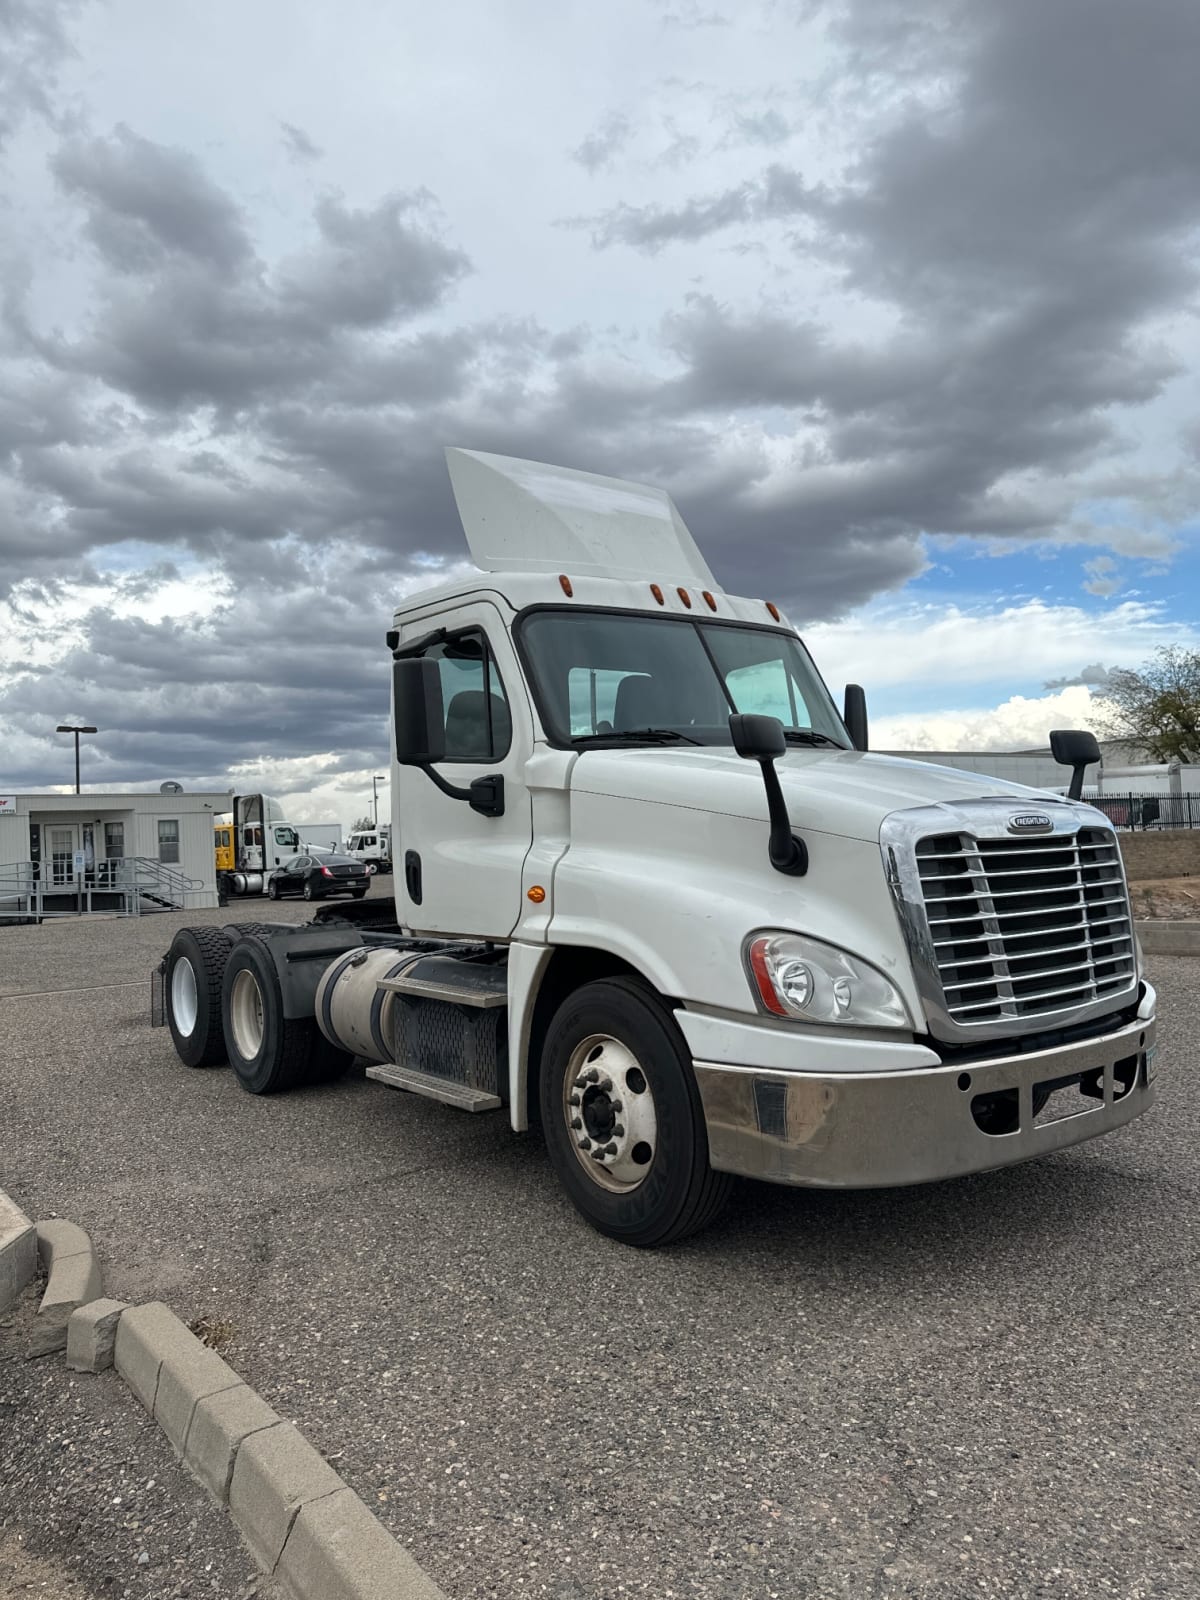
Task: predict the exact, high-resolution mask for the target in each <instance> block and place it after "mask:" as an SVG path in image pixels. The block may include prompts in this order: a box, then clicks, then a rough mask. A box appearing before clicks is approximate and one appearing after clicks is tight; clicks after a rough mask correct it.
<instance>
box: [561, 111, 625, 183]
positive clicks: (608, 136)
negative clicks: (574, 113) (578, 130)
mask: <svg viewBox="0 0 1200 1600" xmlns="http://www.w3.org/2000/svg"><path fill="white" fill-rule="evenodd" d="M632 136H633V124H632V123H631V122H630V120H629V118H628V117H627V116H625V114H624V113H623V112H620V111H610V112H609V113H608V115H607V116H606V117H604V119H603V120H602V121H601V122H600V123H599V124H598V125H597V126H596V127H595V128H593V129H592V131H591V133H589V134H588V136H587V138H586V139H584V140H582V141H581V143H579V144H577V145H576V146H575V149H574V150H572V152H571V159H572V161H577V162H578V163H579V165H580V166H581V167H584V168H586V170H587V171H588V172H601V171H603V169H604V168H605V167H609V166H611V165H612V163H613V160H614V159H615V157H617V156H618V155H620V153H621V151H622V150H624V149H625V147H626V146H627V145H628V143H629V141H630V139H631V138H632Z"/></svg>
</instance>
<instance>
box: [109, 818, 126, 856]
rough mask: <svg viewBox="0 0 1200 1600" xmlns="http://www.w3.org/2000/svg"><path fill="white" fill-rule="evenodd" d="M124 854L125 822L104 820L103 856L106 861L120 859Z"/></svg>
mask: <svg viewBox="0 0 1200 1600" xmlns="http://www.w3.org/2000/svg"><path fill="white" fill-rule="evenodd" d="M124 854H125V824H124V823H123V822H106V823H105V824H104V858H105V860H106V861H120V860H121V859H122V858H123V856H124Z"/></svg>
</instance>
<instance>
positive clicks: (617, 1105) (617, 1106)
mask: <svg viewBox="0 0 1200 1600" xmlns="http://www.w3.org/2000/svg"><path fill="white" fill-rule="evenodd" d="M612 1108H613V1110H614V1111H623V1110H624V1109H625V1108H624V1106H623V1105H622V1104H621V1102H620V1101H619V1100H614V1101H613V1103H612Z"/></svg>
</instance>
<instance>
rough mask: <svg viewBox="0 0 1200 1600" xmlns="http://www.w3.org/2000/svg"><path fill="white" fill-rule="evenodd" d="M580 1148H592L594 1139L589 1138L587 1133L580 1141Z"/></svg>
mask: <svg viewBox="0 0 1200 1600" xmlns="http://www.w3.org/2000/svg"><path fill="white" fill-rule="evenodd" d="M579 1148H580V1149H581V1150H590V1149H591V1148H592V1141H591V1140H590V1139H589V1138H588V1136H587V1134H586V1133H585V1134H584V1136H583V1138H582V1139H580V1141H579Z"/></svg>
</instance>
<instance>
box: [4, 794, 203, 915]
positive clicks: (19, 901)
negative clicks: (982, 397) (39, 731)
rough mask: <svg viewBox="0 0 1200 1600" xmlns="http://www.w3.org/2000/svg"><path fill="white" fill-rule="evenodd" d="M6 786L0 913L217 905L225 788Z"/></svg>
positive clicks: (133, 911) (136, 911) (134, 912)
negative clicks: (41, 789) (217, 826)
mask: <svg viewBox="0 0 1200 1600" xmlns="http://www.w3.org/2000/svg"><path fill="white" fill-rule="evenodd" d="M164 787H165V788H166V792H163V791H160V790H155V791H152V792H150V793H142V792H136V793H123V794H105V793H101V792H95V791H92V792H89V793H87V794H57V793H40V794H30V793H26V794H17V793H4V792H0V916H5V915H12V914H19V913H20V912H22V911H23V912H25V913H26V914H30V915H33V914H36V915H42V916H54V915H59V914H63V915H69V914H71V913H72V912H75V913H78V912H80V911H82V912H84V913H87V912H96V911H105V912H110V913H111V912H114V911H117V912H125V913H127V914H130V915H139V914H141V913H142V912H146V911H154V910H167V909H172V910H174V909H183V908H187V909H194V908H197V907H201V906H215V905H216V904H217V881H216V857H215V853H214V844H213V818H214V816H215V814H216V813H218V812H220V811H223V810H227V809H228V807H229V796H228V794H224V793H207V794H202V793H185V792H184V791H183V790H182V789H181V788H179V787H178V786H174V785H172V786H164Z"/></svg>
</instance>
